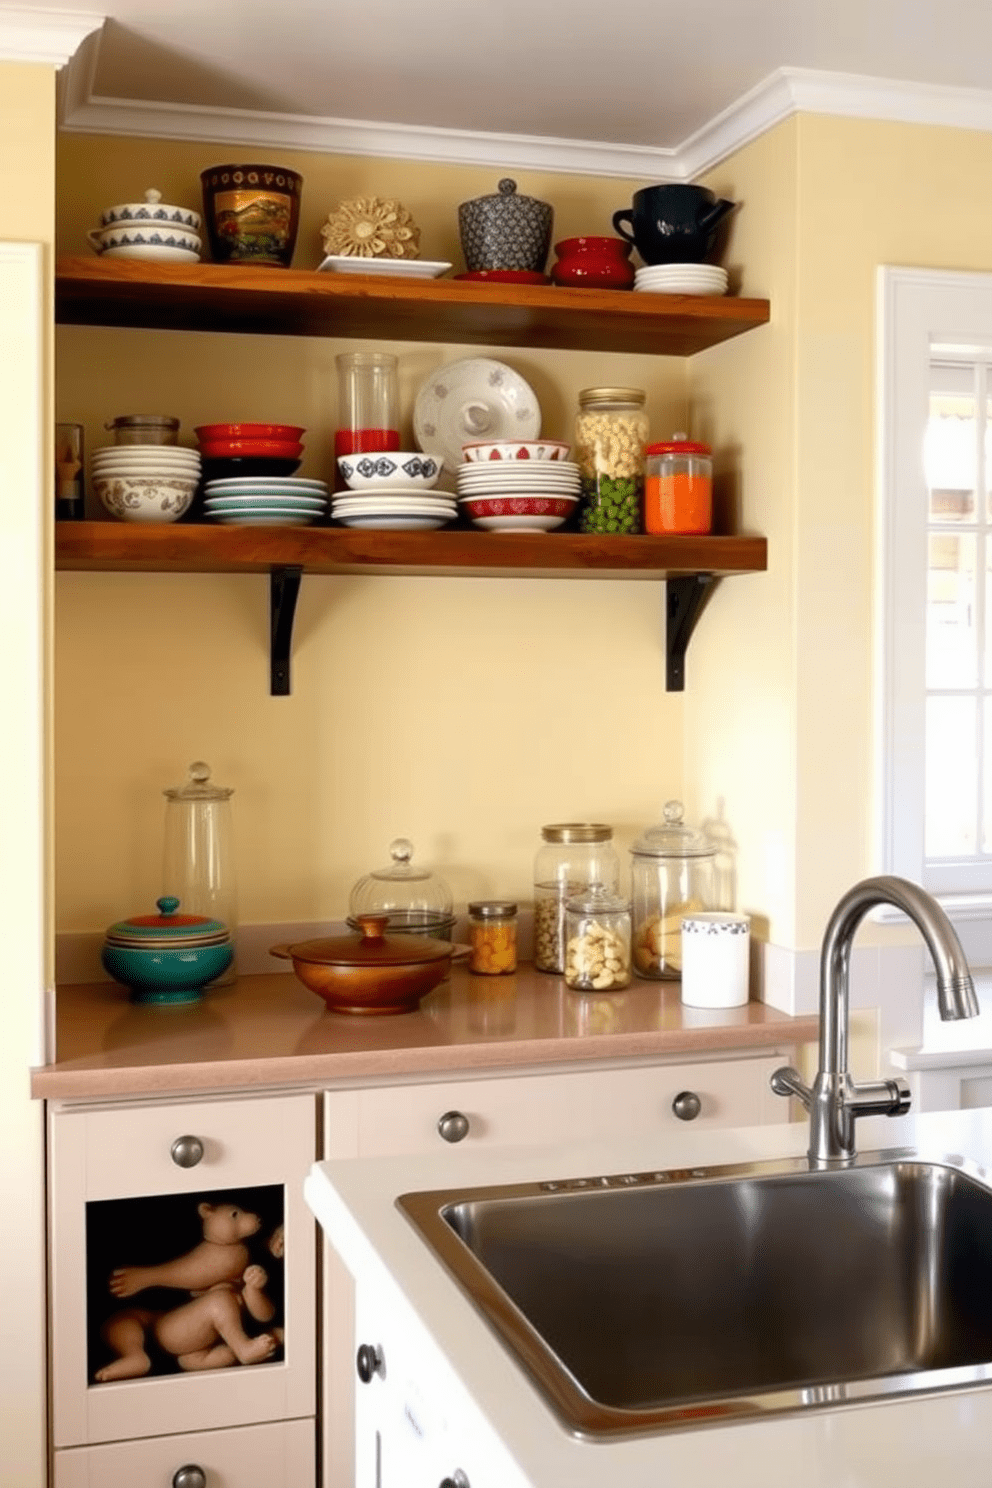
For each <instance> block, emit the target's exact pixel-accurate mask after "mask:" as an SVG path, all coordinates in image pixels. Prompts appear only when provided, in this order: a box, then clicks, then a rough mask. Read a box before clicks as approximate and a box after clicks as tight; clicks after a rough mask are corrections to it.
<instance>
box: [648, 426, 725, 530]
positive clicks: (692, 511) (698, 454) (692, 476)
mask: <svg viewBox="0 0 992 1488" xmlns="http://www.w3.org/2000/svg"><path fill="white" fill-rule="evenodd" d="M644 457H645V459H644V471H645V475H644V530H645V531H646V532H654V533H661V532H683V533H692V532H696V533H699V532H710V531H711V530H712V527H713V456H712V451H711V450H710V447H709V445H708V444H694V443H693V442H692V441H691V440H690V439H689V438H688V437H687V435H685V434H674V435H673V436H672V438H671V439H670V440H666V441H665V442H664V443H662V444H649V445H648V447H647V449H646V450H645V451H644Z"/></svg>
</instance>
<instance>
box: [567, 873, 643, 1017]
mask: <svg viewBox="0 0 992 1488" xmlns="http://www.w3.org/2000/svg"><path fill="white" fill-rule="evenodd" d="M565 985H566V986H567V987H571V988H572V989H573V991H575V992H616V991H618V990H619V989H620V988H621V987H627V986H629V985H630V901H629V900H627V899H624V898H623V897H622V896H621V895H620V894H616V893H614V892H613V891H612V890H611V889H607V888H605V887H604V885H603V884H600V883H595V884H590V886H589V888H588V889H584V890H583V891H582V892H581V893H580V894H575V895H572V896H571V897H570V898H568V899H566V901H565Z"/></svg>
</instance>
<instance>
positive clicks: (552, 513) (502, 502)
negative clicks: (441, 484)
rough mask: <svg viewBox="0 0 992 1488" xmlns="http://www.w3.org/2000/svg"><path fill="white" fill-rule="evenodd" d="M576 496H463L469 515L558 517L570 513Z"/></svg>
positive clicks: (464, 505) (564, 516) (462, 499)
mask: <svg viewBox="0 0 992 1488" xmlns="http://www.w3.org/2000/svg"><path fill="white" fill-rule="evenodd" d="M577 500H578V497H577V496H556V495H551V494H548V495H545V496H507V495H504V496H463V497H461V500H460V501H459V505H460V506H462V507H463V508H464V509H465V511H467V512H468V514H469V516H470V517H560V518H561V519H562V521H564V520H565V518H566V517H567V516H569V515H570V513H571V511H572V508H573V506H574V505H575V503H576V501H577Z"/></svg>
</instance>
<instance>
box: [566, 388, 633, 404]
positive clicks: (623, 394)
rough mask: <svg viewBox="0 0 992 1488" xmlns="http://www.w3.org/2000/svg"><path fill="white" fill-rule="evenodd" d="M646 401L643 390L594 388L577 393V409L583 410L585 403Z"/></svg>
mask: <svg viewBox="0 0 992 1488" xmlns="http://www.w3.org/2000/svg"><path fill="white" fill-rule="evenodd" d="M646 401H647V394H646V393H645V391H644V389H643V388H626V387H596V388H583V389H582V391H581V392H580V393H579V407H580V408H584V407H585V406H586V404H587V403H637V404H642V403H644V402H646Z"/></svg>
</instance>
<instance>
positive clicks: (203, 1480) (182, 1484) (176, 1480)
mask: <svg viewBox="0 0 992 1488" xmlns="http://www.w3.org/2000/svg"><path fill="white" fill-rule="evenodd" d="M172 1488H207V1475H206V1473H205V1472H204V1471H203V1468H202V1467H197V1465H196V1463H195V1462H187V1464H186V1466H185V1467H180V1468H177V1469H176V1471H175V1472H174V1473H173V1475H172Z"/></svg>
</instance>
